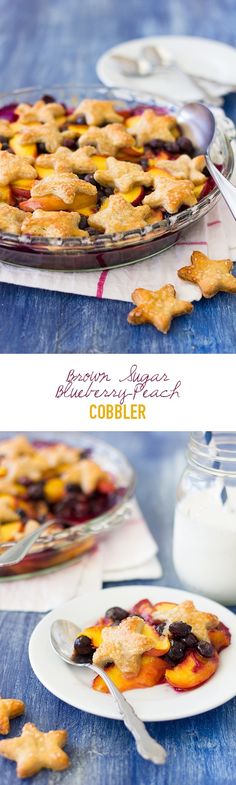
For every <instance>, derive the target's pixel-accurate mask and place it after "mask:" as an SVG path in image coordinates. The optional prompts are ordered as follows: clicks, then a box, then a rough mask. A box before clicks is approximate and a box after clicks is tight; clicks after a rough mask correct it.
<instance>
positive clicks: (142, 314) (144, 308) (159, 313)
mask: <svg viewBox="0 0 236 785" xmlns="http://www.w3.org/2000/svg"><path fill="white" fill-rule="evenodd" d="M132 300H133V302H134V304H135V305H136V306H137V307H136V308H134V310H133V311H130V313H129V315H128V322H129V323H130V324H145V322H148V323H150V324H153V325H154V327H156V329H157V330H160V332H162V333H167V332H168V330H169V328H170V325H171V322H172V319H174V317H175V316H182V315H183V314H185V313H191V311H192V310H193V305H192V303H188V302H186V301H185V300H178V299H177V298H176V291H175V288H174V286H172V284H169V283H168V284H166V285H165V286H162V288H161V289H158V290H157V291H154V292H151V291H149V289H135V291H134V292H133V294H132Z"/></svg>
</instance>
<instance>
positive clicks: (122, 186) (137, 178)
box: [94, 156, 152, 192]
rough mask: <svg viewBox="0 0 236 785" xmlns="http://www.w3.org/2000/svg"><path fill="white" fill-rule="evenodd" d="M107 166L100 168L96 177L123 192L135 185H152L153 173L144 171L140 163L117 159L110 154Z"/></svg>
mask: <svg viewBox="0 0 236 785" xmlns="http://www.w3.org/2000/svg"><path fill="white" fill-rule="evenodd" d="M106 166H107V168H106V169H104V170H100V169H98V170H97V171H96V172H95V175H94V179H95V180H96V181H97V182H98V183H100V184H101V185H108V186H112V187H113V188H117V189H118V191H123V192H125V191H129V189H130V188H133V187H134V186H135V185H145V186H146V187H147V188H148V186H151V185H152V175H151V174H149V172H144V171H143V169H142V166H139V164H132V163H128V161H117V159H116V158H113V157H112V156H110V157H109V158H107V161H106Z"/></svg>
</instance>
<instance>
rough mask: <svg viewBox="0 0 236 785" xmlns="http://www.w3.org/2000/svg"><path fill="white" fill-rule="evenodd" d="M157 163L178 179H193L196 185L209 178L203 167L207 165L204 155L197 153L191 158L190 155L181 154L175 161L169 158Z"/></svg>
mask: <svg viewBox="0 0 236 785" xmlns="http://www.w3.org/2000/svg"><path fill="white" fill-rule="evenodd" d="M157 165H158V169H164V171H165V172H168V174H170V175H172V177H175V178H176V179H178V180H192V182H193V183H194V185H201V183H204V182H205V180H206V179H207V178H206V175H205V174H203V169H204V168H205V166H206V162H205V156H204V155H197V156H196V157H195V158H190V156H189V155H180V156H179V157H178V158H176V160H173V161H171V160H168V159H167V160H166V161H158V164H157Z"/></svg>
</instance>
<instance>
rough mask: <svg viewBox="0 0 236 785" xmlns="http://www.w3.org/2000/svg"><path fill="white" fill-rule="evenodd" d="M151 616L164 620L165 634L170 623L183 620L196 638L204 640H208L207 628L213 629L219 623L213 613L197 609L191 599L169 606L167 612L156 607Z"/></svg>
mask: <svg viewBox="0 0 236 785" xmlns="http://www.w3.org/2000/svg"><path fill="white" fill-rule="evenodd" d="M153 618H154V619H158V621H159V620H160V621H166V628H165V630H163V635H167V633H168V628H169V626H170V624H173V622H175V621H183V622H185V623H186V624H190V626H191V627H192V632H193V633H194V635H196V636H197V638H199V639H200V640H205V641H208V640H209V635H208V632H209V630H213V629H214V628H215V627H217V625H218V624H219V619H218V618H217V616H215V615H214V614H213V613H205V611H198V610H197V608H195V605H194V603H193V602H192V600H186V601H185V602H181V603H180V604H179V605H176V606H175V607H174V608H171V610H169V611H168V612H167V614H166V612H163V613H161V609H160V610H159V609H158V610H157V611H156V613H155V614H153Z"/></svg>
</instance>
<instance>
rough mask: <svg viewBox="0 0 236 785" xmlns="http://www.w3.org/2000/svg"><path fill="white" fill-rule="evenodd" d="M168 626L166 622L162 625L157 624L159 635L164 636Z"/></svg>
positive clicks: (156, 628)
mask: <svg viewBox="0 0 236 785" xmlns="http://www.w3.org/2000/svg"><path fill="white" fill-rule="evenodd" d="M165 626H166V622H165V621H162V622H161V624H155V630H156V631H157V632H158V634H159V635H162V633H163V631H164V629H165Z"/></svg>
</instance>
